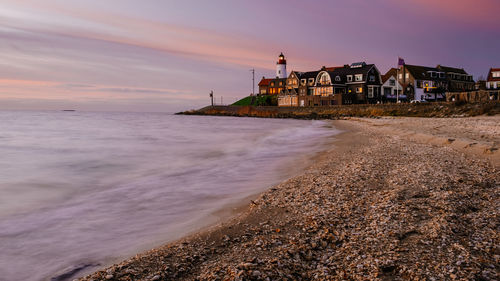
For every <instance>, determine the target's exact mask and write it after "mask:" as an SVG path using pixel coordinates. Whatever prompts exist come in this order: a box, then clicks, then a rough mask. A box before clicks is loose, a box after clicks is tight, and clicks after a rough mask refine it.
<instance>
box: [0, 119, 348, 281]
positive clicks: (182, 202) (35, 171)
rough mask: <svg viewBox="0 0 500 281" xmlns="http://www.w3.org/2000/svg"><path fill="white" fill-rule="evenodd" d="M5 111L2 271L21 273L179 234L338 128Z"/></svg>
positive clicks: (39, 272)
mask: <svg viewBox="0 0 500 281" xmlns="http://www.w3.org/2000/svg"><path fill="white" fill-rule="evenodd" d="M0 120H1V122H0V280H12V281H14V280H43V279H50V278H51V277H52V276H56V275H58V274H62V273H64V272H68V271H70V272H71V268H72V267H74V266H77V267H79V266H80V267H82V268H83V267H84V265H91V266H94V265H96V264H101V265H106V264H107V263H109V262H110V261H116V259H120V258H124V257H127V256H130V255H133V254H135V253H136V252H137V251H141V250H144V249H147V248H148V247H153V246H155V245H159V244H161V243H164V242H167V241H170V240H172V239H175V238H179V237H180V236H182V235H184V234H186V233H188V232H190V231H194V230H196V229H198V228H200V227H202V226H205V225H206V224H207V223H210V222H213V221H214V218H215V217H214V215H213V213H214V212H215V211H217V210H218V209H220V208H222V207H223V206H225V205H227V204H230V203H234V202H237V201H238V200H241V198H244V197H246V196H248V195H250V194H255V193H256V192H259V191H262V190H263V189H265V188H266V187H269V186H270V185H272V184H275V183H277V182H279V181H281V180H283V179H284V178H286V177H289V176H291V175H292V174H293V173H294V172H296V171H297V170H298V169H300V168H303V167H304V165H306V164H305V163H304V161H303V157H304V156H305V155H311V154H313V153H315V152H318V151H319V150H320V149H321V148H322V144H323V143H324V140H326V137H328V136H331V135H334V134H336V133H338V131H336V130H334V129H331V128H327V127H326V126H325V124H326V123H325V122H322V121H300V120H277V119H253V118H232V117H199V116H174V115H168V114H160V113H81V112H0ZM93 269H96V268H95V267H94V268H93ZM75 272H76V274H77V275H78V274H81V273H79V272H77V270H75ZM70 275H71V274H68V276H67V277H69V278H74V277H75V275H74V276H70Z"/></svg>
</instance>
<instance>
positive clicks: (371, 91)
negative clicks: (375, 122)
mask: <svg viewBox="0 0 500 281" xmlns="http://www.w3.org/2000/svg"><path fill="white" fill-rule="evenodd" d="M368 97H369V98H373V88H372V87H369V88H368Z"/></svg>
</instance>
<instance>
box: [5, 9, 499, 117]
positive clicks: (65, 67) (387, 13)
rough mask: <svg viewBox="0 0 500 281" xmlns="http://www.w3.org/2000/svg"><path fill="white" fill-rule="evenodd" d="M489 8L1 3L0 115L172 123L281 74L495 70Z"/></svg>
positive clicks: (495, 36)
mask: <svg viewBox="0 0 500 281" xmlns="http://www.w3.org/2000/svg"><path fill="white" fill-rule="evenodd" d="M499 14H500V1H499V0H315V1H296V0H276V1H273V0H252V1H240V0H211V1H205V0H203V1H202V0H198V1H189V0H184V1H180V0H179V1H172V0H106V1H104V0H12V1H8V0H0V38H1V40H0V109H3V110H5V109H7V110H8V109H12V110H60V109H77V110H86V111H152V112H175V111H181V110H189V109H194V108H199V107H202V106H205V105H208V104H209V92H210V91H211V90H213V91H214V94H215V98H216V101H217V102H221V98H222V102H223V103H226V104H227V103H232V102H234V101H236V100H238V99H239V98H242V97H245V96H247V95H248V94H250V93H251V92H252V74H251V72H250V69H255V76H256V82H255V87H256V91H257V88H258V87H257V83H258V81H259V80H260V78H262V76H266V77H272V76H274V73H275V68H276V61H277V57H278V55H279V54H280V52H283V53H284V54H285V56H286V58H287V62H288V65H287V69H288V71H291V70H298V71H311V70H317V69H319V68H321V66H337V65H344V64H350V63H352V62H358V61H366V62H367V63H374V64H376V65H377V68H378V69H379V70H380V71H381V72H382V74H384V73H385V72H386V71H387V70H388V69H389V68H390V67H395V66H396V64H397V58H398V56H399V57H402V58H404V59H405V61H406V63H407V64H416V65H425V66H436V65H437V64H441V65H447V66H453V67H460V68H464V69H465V70H466V71H467V72H468V73H470V74H472V75H474V78H475V79H477V78H479V77H480V76H486V74H487V72H488V70H489V68H490V67H500V51H499V50H500V24H499V20H498V15H499Z"/></svg>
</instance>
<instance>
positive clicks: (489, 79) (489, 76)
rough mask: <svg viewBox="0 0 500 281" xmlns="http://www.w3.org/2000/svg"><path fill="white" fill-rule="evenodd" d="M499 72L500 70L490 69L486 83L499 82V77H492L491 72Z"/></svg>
mask: <svg viewBox="0 0 500 281" xmlns="http://www.w3.org/2000/svg"><path fill="white" fill-rule="evenodd" d="M496 71H500V68H490V72H489V73H488V79H487V81H488V82H492V81H493V82H494V81H500V77H493V72H496Z"/></svg>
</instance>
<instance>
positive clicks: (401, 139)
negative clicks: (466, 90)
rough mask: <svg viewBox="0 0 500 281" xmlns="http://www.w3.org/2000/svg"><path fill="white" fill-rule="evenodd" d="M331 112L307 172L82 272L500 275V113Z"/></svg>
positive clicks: (254, 276) (203, 276) (205, 276)
mask: <svg viewBox="0 0 500 281" xmlns="http://www.w3.org/2000/svg"><path fill="white" fill-rule="evenodd" d="M332 122H333V125H334V126H335V127H336V128H339V129H341V130H344V131H345V132H344V133H343V134H341V135H339V136H336V139H337V140H336V141H335V142H334V143H333V144H332V146H331V150H329V151H327V152H325V153H321V154H319V155H318V156H317V159H316V161H315V163H314V164H313V165H311V166H310V167H309V168H308V169H307V170H305V171H304V172H303V173H302V174H301V175H298V176H296V177H294V178H291V179H289V180H287V181H285V182H283V183H281V184H279V185H277V186H274V187H272V188H270V189H269V190H268V191H267V192H264V193H263V194H261V195H260V196H258V197H257V198H256V199H255V200H252V201H251V203H250V204H248V205H245V206H244V207H239V208H237V211H238V212H237V213H238V214H237V215H236V216H234V217H233V218H231V219H228V220H227V221H226V222H224V223H222V224H220V225H217V226H213V227H211V228H209V229H206V230H204V231H202V232H199V233H196V234H194V235H191V236H189V237H186V238H184V239H182V240H180V241H176V242H173V243H170V244H167V245H165V246H162V247H159V248H157V249H153V250H151V251H148V252H145V253H142V254H139V255H137V256H135V257H132V258H130V259H129V260H126V261H124V262H122V263H119V264H116V265H113V266H111V267H109V268H108V269H105V270H102V271H99V272H96V273H94V274H92V275H89V276H87V277H85V278H84V280H370V279H372V280H373V279H378V280H419V279H420V280H455V279H457V280H459V279H462V280H464V279H467V280H473V279H475V280H497V279H499V278H500V276H499V272H500V266H499V264H500V246H499V245H500V232H499V228H500V216H499V213H500V200H499V197H500V172H499V168H500V166H499V164H500V161H499V155H500V152H499V151H498V148H499V147H498V146H499V145H500V125H499V124H500V116H491V117H472V118H446V119H437V118H380V119H359V118H352V119H349V120H339V121H332ZM233 207H234V206H233Z"/></svg>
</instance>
